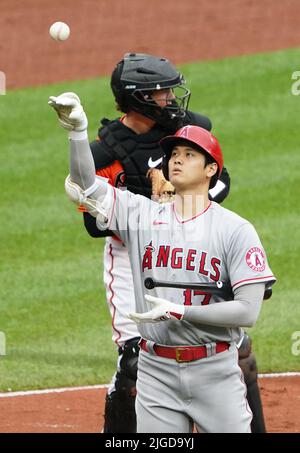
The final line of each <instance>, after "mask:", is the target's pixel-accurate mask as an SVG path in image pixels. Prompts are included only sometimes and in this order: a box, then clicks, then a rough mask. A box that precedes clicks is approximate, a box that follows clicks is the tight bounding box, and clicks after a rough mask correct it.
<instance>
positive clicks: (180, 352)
mask: <svg viewBox="0 0 300 453" xmlns="http://www.w3.org/2000/svg"><path fill="white" fill-rule="evenodd" d="M207 346H208V345H207ZM229 346H230V344H229V343H216V346H215V349H213V351H214V352H213V354H218V353H219V352H223V351H227V350H228V349H229ZM140 347H141V349H143V351H146V352H149V351H148V348H147V341H146V340H144V339H143V338H142V340H141V341H140ZM153 349H154V352H155V355H158V356H160V357H165V358H166V359H175V360H176V361H177V362H192V361H193V360H199V359H204V358H205V357H208V356H210V355H212V354H210V353H208V352H207V351H208V350H209V347H206V346H160V345H157V344H154V346H153Z"/></svg>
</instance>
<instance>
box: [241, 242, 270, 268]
mask: <svg viewBox="0 0 300 453" xmlns="http://www.w3.org/2000/svg"><path fill="white" fill-rule="evenodd" d="M245 259H246V263H247V264H248V266H249V267H250V269H252V270H253V271H255V272H263V271H264V270H265V268H266V259H265V254H264V252H263V251H262V250H261V249H260V248H259V247H251V249H249V250H248V252H247V253H246V257H245Z"/></svg>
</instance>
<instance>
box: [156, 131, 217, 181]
mask: <svg viewBox="0 0 300 453" xmlns="http://www.w3.org/2000/svg"><path fill="white" fill-rule="evenodd" d="M187 143H188V144H189V145H190V146H192V148H194V149H196V150H197V151H199V152H202V153H203V154H205V155H207V156H208V157H209V161H211V162H216V163H217V164H218V172H217V173H216V174H215V175H214V176H213V177H212V178H211V181H210V185H209V188H210V189H212V188H213V187H215V185H216V184H217V181H218V179H219V177H220V174H221V172H222V169H223V155H222V150H221V147H220V145H219V142H218V140H217V139H216V137H215V136H214V135H213V134H212V133H211V132H209V131H207V130H206V129H203V128H202V127H199V126H184V127H182V128H181V129H179V130H178V131H177V132H176V133H175V135H169V136H167V137H164V138H163V139H162V140H161V141H160V146H161V147H162V149H163V151H164V153H165V156H164V159H163V165H162V170H163V173H164V177H165V178H166V179H167V180H169V167H168V166H169V160H170V157H171V153H172V150H173V149H174V147H175V146H176V145H180V144H187Z"/></svg>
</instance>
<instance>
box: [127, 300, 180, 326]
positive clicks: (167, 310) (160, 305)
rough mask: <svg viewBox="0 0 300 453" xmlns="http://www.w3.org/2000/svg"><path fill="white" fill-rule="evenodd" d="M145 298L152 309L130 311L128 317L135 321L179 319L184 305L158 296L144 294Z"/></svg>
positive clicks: (138, 322)
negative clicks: (141, 311)
mask: <svg viewBox="0 0 300 453" xmlns="http://www.w3.org/2000/svg"><path fill="white" fill-rule="evenodd" d="M145 299H146V300H147V301H148V302H149V303H150V304H151V305H153V308H152V310H150V311H147V312H145V313H130V314H129V318H130V319H132V320H133V321H134V322H135V323H137V324H140V323H142V322H160V321H167V320H168V319H177V320H179V321H181V319H182V317H183V314H184V306H183V305H177V304H173V303H172V302H169V301H168V300H166V299H161V298H160V297H154V296H148V295H145Z"/></svg>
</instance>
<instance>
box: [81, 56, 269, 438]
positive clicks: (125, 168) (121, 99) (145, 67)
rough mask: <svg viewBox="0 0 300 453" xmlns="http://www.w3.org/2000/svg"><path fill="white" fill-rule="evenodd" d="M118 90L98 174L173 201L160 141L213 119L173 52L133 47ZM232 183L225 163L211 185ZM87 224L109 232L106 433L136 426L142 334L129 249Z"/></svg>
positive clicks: (103, 134) (220, 189) (223, 187)
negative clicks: (194, 108)
mask: <svg viewBox="0 0 300 453" xmlns="http://www.w3.org/2000/svg"><path fill="white" fill-rule="evenodd" d="M111 89H112V92H113V94H114V97H115V100H116V103H117V109H118V110H120V111H121V112H123V115H122V116H121V117H120V118H117V119H115V120H113V121H109V120H107V119H103V120H102V121H101V127H100V129H99V131H98V137H97V139H96V140H95V141H93V142H92V143H91V144H90V146H91V150H92V154H93V158H94V163H95V167H96V173H97V175H100V176H103V177H105V178H107V179H108V181H109V182H110V184H112V185H113V186H115V187H122V186H124V187H127V189H128V190H130V191H131V192H133V193H136V194H141V195H144V196H146V197H148V198H150V197H151V196H153V197H154V198H155V199H156V200H157V201H159V202H166V201H169V200H170V198H171V197H172V196H173V193H174V190H173V187H172V185H171V184H170V183H169V182H167V181H165V180H164V178H163V176H162V172H161V171H160V170H159V168H160V166H161V163H162V157H163V151H162V149H161V148H160V146H159V144H158V143H159V141H160V140H161V139H162V138H163V137H165V136H167V135H170V134H172V133H174V132H175V131H176V130H178V129H179V128H180V127H181V126H183V125H187V124H191V125H196V126H201V127H203V128H205V129H207V130H210V129H211V122H210V120H209V119H208V118H207V117H205V116H203V115H200V114H197V113H193V112H191V111H189V110H187V108H188V102H189V98H190V92H189V90H187V89H186V88H185V86H184V78H183V76H182V75H181V74H180V73H179V72H178V71H177V69H176V68H175V67H174V66H173V65H172V64H171V63H170V62H169V61H168V60H167V59H165V58H160V57H155V56H152V55H145V54H135V53H128V54H125V56H124V57H123V59H122V60H121V61H120V62H119V63H118V64H117V65H116V67H115V69H114V70H113V73H112V76H111ZM229 186H230V179H229V175H228V173H227V171H226V169H223V171H222V174H221V176H220V179H219V181H218V183H217V185H216V187H215V188H214V189H213V191H210V197H211V199H213V200H214V201H217V202H219V203H220V202H222V201H223V200H224V198H225V197H226V196H227V195H228V192H229ZM84 223H85V227H86V229H87V231H88V233H89V234H90V235H91V236H92V237H104V236H105V237H106V242H105V249H104V284H105V288H106V299H107V303H108V307H109V310H110V313H111V317H112V333H113V335H112V339H113V341H114V342H115V344H116V346H117V348H118V353H119V356H118V361H117V371H116V373H115V375H114V376H113V378H112V382H111V385H110V388H109V389H108V393H107V396H106V404H105V414H104V418H105V424H104V432H105V433H134V432H135V431H136V416H135V395H136V387H135V383H136V377H137V359H138V354H139V346H138V342H139V333H138V330H137V327H136V325H135V323H134V322H133V321H131V320H130V319H129V318H128V313H131V312H134V311H135V299H134V290H133V281H132V272H131V268H130V263H129V257H128V252H127V249H126V247H125V246H124V244H123V243H122V242H121V240H120V239H119V238H118V237H116V236H115V235H113V234H112V233H111V232H110V231H109V230H106V231H102V232H101V231H100V230H99V229H98V228H97V227H96V221H95V218H94V217H92V216H91V215H90V214H88V213H86V212H85V213H84ZM99 268H100V264H99ZM246 340H247V337H245V346H243V347H242V349H240V351H243V354H244V356H245V357H246V358H245V359H243V360H244V361H246V362H247V363H248V360H249V357H250V359H251V361H250V362H249V366H248V368H249V373H248V375H249V376H250V378H249V379H248V382H247V383H248V384H249V386H251V387H249V386H248V395H250V397H251V399H250V400H249V402H250V405H251V409H252V412H253V413H254V419H253V420H254V421H255V426H253V425H252V430H253V429H254V430H255V429H256V431H260V432H262V431H263V430H264V423H263V417H262V410H261V403H260V396H259V391H258V387H257V382H256V376H257V370H256V366H255V362H254V360H252V356H251V355H250V351H251V348H250V343H249V341H246ZM245 377H246V376H245ZM246 381H247V377H246ZM249 389H250V392H249ZM252 403H255V406H253V404H252ZM256 421H257V422H256Z"/></svg>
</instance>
